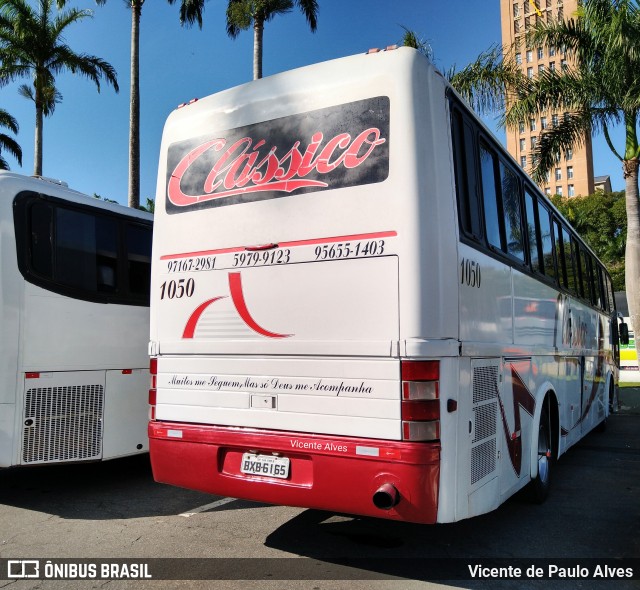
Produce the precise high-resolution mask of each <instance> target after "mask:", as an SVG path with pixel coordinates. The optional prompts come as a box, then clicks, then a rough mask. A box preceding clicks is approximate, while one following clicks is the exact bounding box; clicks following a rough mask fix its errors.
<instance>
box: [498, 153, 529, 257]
mask: <svg viewBox="0 0 640 590" xmlns="http://www.w3.org/2000/svg"><path fill="white" fill-rule="evenodd" d="M500 178H501V183H500V186H501V188H502V191H501V192H502V207H503V210H504V233H505V238H506V244H505V246H506V252H507V254H510V255H511V256H514V257H515V258H517V259H518V260H520V261H521V262H524V240H523V234H522V206H521V205H520V182H519V180H518V177H517V176H516V175H515V174H514V173H513V172H512V171H511V170H510V169H509V168H508V167H507V166H506V165H505V164H504V163H503V162H500Z"/></svg>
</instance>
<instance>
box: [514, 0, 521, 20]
mask: <svg viewBox="0 0 640 590" xmlns="http://www.w3.org/2000/svg"><path fill="white" fill-rule="evenodd" d="M513 16H514V18H517V17H518V16H520V4H518V3H517V2H514V3H513Z"/></svg>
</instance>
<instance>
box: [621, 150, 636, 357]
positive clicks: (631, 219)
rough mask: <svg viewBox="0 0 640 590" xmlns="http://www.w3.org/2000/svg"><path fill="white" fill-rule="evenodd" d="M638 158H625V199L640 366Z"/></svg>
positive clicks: (633, 320)
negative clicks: (639, 336)
mask: <svg viewBox="0 0 640 590" xmlns="http://www.w3.org/2000/svg"><path fill="white" fill-rule="evenodd" d="M638 165H639V162H638V159H637V158H633V159H632V160H625V161H624V164H623V167H624V177H625V199H626V206H627V245H626V250H625V287H626V290H627V302H628V304H629V317H630V319H631V326H632V327H633V328H634V331H635V334H636V351H637V352H638V361H639V362H638V367H639V368H640V338H638V334H639V332H640V201H639V200H638Z"/></svg>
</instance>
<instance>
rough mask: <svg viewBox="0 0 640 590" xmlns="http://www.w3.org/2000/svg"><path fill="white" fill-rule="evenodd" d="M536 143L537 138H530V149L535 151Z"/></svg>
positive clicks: (533, 136)
mask: <svg viewBox="0 0 640 590" xmlns="http://www.w3.org/2000/svg"><path fill="white" fill-rule="evenodd" d="M537 143H538V138H537V137H536V136H535V135H532V136H531V149H532V150H535V149H536V144H537Z"/></svg>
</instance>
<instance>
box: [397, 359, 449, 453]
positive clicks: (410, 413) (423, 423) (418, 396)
mask: <svg viewBox="0 0 640 590" xmlns="http://www.w3.org/2000/svg"><path fill="white" fill-rule="evenodd" d="M401 375H402V407H401V411H402V438H403V440H414V441H430V440H438V439H439V438H440V362H439V361H402V364H401Z"/></svg>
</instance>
